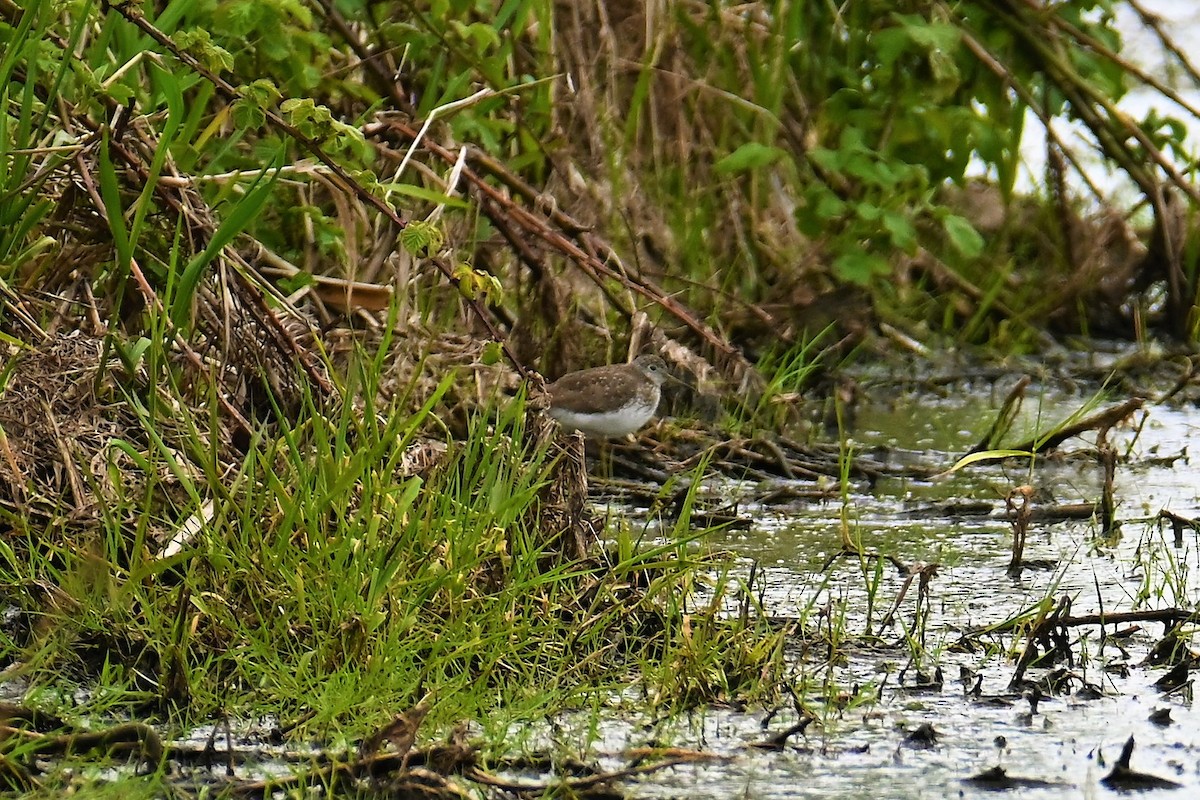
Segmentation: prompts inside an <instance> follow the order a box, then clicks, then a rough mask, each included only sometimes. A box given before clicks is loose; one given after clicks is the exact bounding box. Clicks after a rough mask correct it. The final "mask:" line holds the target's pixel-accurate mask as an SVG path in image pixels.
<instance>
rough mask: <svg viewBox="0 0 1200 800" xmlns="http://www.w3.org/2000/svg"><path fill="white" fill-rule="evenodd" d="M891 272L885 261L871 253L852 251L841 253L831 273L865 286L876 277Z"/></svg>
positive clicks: (835, 260)
mask: <svg viewBox="0 0 1200 800" xmlns="http://www.w3.org/2000/svg"><path fill="white" fill-rule="evenodd" d="M890 270H891V266H890V265H889V264H888V262H887V259H885V258H883V257H882V256H877V255H875V254H873V253H864V252H862V251H854V252H850V253H842V254H841V255H840V256H838V257H837V258H836V259H834V262H833V272H834V274H835V275H837V276H838V277H839V278H841V279H842V280H845V281H850V282H851V283H857V284H860V285H865V284H867V283H870V282H871V279H872V278H873V277H875V276H876V275H885V274H887V273H888V272H889V271H890Z"/></svg>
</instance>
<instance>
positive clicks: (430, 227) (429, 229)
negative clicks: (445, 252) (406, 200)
mask: <svg viewBox="0 0 1200 800" xmlns="http://www.w3.org/2000/svg"><path fill="white" fill-rule="evenodd" d="M445 242H446V237H445V236H444V235H443V234H442V230H441V228H439V227H438V226H436V225H434V224H432V223H429V222H423V221H421V220H413V221H412V222H409V223H408V224H407V225H405V226H404V230H402V231H400V246H401V247H403V248H404V249H405V250H406V251H408V252H409V253H411V254H412V255H414V256H416V257H417V258H429V257H431V256H435V255H437V254H438V251H440V250H441V249H442V245H443V244H445ZM469 269H470V268H469V267H468V270H469Z"/></svg>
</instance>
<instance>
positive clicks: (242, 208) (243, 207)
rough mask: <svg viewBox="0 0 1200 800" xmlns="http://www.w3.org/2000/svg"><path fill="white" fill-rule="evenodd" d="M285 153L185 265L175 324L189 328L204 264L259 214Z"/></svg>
mask: <svg viewBox="0 0 1200 800" xmlns="http://www.w3.org/2000/svg"><path fill="white" fill-rule="evenodd" d="M283 156H284V151H283V150H280V151H279V153H278V154H277V155H276V156H275V158H274V159H273V165H272V167H271V168H269V169H264V170H263V171H262V172H260V173H259V175H258V177H257V178H255V179H254V183H253V184H251V185H250V190H249V191H248V192H246V196H245V197H243V198H242V199H241V201H240V202H238V204H237V205H235V206H234V207H233V211H232V212H231V213H230V214H229V216H227V217H226V218H225V219H224V220H223V221H222V222H221V225H220V226H219V227H218V228H217V230H216V233H214V234H213V237H212V239H210V240H209V242H208V246H207V247H205V248H204V252H202V253H199V254H197V255H195V256H193V257H192V260H191V261H189V262H188V265H187V266H186V267H184V269H183V275H181V276H180V278H179V286H178V287H176V290H175V297H174V298H173V300H172V301H171V322H172V323H173V324H174V325H175V327H177V328H181V329H182V328H187V327H188V325H189V324H190V323H191V320H192V302H193V300H194V299H195V296H196V287H197V286H199V285H200V278H201V277H202V276H203V275H204V268H205V267H207V266H208V265H209V264H210V263H212V260H213V259H214V258H216V257H217V254H218V253H220V252H221V249H222V248H224V247H225V245H227V244H229V243H230V242H231V241H233V237H235V236H237V235H238V234H239V233H241V232H242V231H243V230H245V228H246V226H247V225H249V224H250V222H251V220H253V219H254V218H255V217H257V216H258V212H259V211H261V210H262V207H263V205H264V204H265V203H266V202H267V198H268V197H269V196H270V194H271V190H272V189H274V188H275V181H276V180H278V178H279V167H280V166H281V165H282V164H283Z"/></svg>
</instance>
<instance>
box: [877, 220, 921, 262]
mask: <svg viewBox="0 0 1200 800" xmlns="http://www.w3.org/2000/svg"><path fill="white" fill-rule="evenodd" d="M883 228H884V230H886V231H887V232H888V238H889V239H891V242H892V244H893V245H895V246H896V247H898V248H900V249H901V250H903V251H905V252H909V253H910V252H912V250H913V248H914V247H916V245H917V230H916V228H914V227H913V224H912V223H911V222H910V221H909V219H908V217H906V216H904V215H903V214H900V213H898V212H896V211H884V212H883Z"/></svg>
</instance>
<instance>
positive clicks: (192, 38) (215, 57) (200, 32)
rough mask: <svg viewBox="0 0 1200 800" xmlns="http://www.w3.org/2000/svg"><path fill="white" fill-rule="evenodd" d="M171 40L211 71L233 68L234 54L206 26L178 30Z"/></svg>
mask: <svg viewBox="0 0 1200 800" xmlns="http://www.w3.org/2000/svg"><path fill="white" fill-rule="evenodd" d="M171 40H172V41H173V42H175V44H176V45H178V46H179V49H180V50H183V51H184V52H186V53H188V54H189V55H191V56H193V57H195V59H196V60H197V61H199V62H200V63H201V64H203V65H204V67H205V68H206V69H208V70H209V71H211V72H217V73H220V72H229V71H230V70H232V69H233V55H232V54H231V53H230V52H229V51H228V50H226V49H225V48H224V47H221V46H220V45H218V44H217V43H216V42H214V41H213V40H212V35H211V34H209V32H208V31H206V30H205V29H204V28H192V29H190V30H186V31H178V32H177V33H176V34H175V35H174V36H172V37H171Z"/></svg>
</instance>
